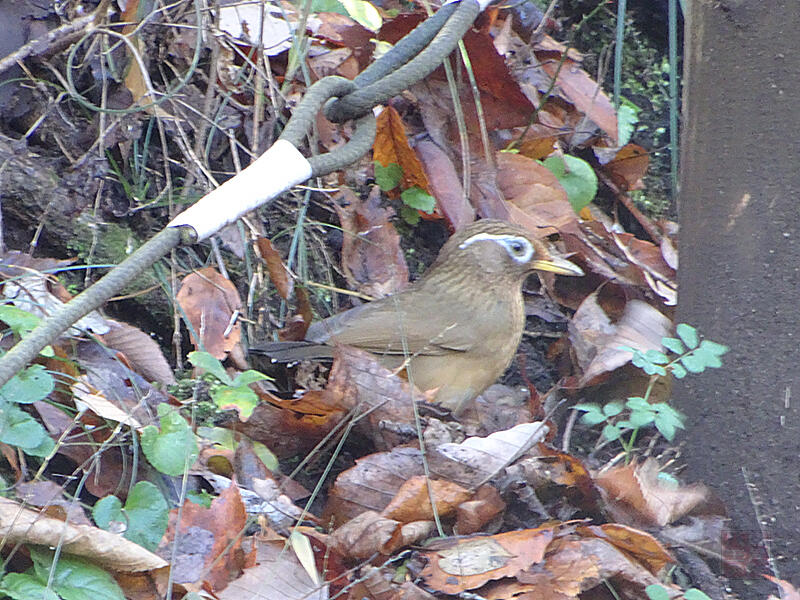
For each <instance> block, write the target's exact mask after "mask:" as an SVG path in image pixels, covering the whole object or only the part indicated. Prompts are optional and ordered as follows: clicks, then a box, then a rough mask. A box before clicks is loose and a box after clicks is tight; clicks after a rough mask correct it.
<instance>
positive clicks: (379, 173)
mask: <svg viewBox="0 0 800 600" xmlns="http://www.w3.org/2000/svg"><path fill="white" fill-rule="evenodd" d="M374 165H375V183H377V184H378V187H379V188H381V190H383V191H384V192H389V191H391V190H393V189H394V188H396V187H397V186H398V185H400V182H401V181H402V180H403V168H402V167H401V166H400V165H398V164H397V163H389V164H388V165H387V166H385V167H384V166H383V165H382V164H381V163H379V162H378V161H377V160H376V161H375V163H374Z"/></svg>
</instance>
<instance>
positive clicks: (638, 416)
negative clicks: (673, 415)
mask: <svg viewBox="0 0 800 600" xmlns="http://www.w3.org/2000/svg"><path fill="white" fill-rule="evenodd" d="M655 418H656V415H655V413H653V412H650V411H647V410H634V411H633V412H632V413H631V416H630V417H628V420H629V421H630V423H631V425H633V428H634V429H638V428H640V427H645V426H646V425H650V423H652V422H653V420H654V419H655Z"/></svg>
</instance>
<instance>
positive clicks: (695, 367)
mask: <svg viewBox="0 0 800 600" xmlns="http://www.w3.org/2000/svg"><path fill="white" fill-rule="evenodd" d="M681 363H682V364H683V366H684V367H686V370H687V371H689V373H702V372H703V371H705V370H706V363H705V361H704V360H703V359H702V357H700V356H697V355H696V354H695V353H692V354H687V355H686V356H682V357H681Z"/></svg>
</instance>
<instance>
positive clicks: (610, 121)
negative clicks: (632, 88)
mask: <svg viewBox="0 0 800 600" xmlns="http://www.w3.org/2000/svg"><path fill="white" fill-rule="evenodd" d="M545 37H547V36H545ZM534 52H535V53H536V55H537V57H539V58H540V59H541V60H542V68H543V69H544V70H545V72H546V73H547V74H548V75H549V76H550V78H551V80H552V78H554V77H556V89H555V92H556V93H557V94H558V95H560V96H562V97H563V98H564V99H566V100H567V101H568V102H571V103H572V104H574V105H575V108H577V109H578V110H579V111H580V112H581V113H583V114H584V115H586V116H587V117H588V118H589V119H590V120H591V121H592V122H593V123H594V124H595V125H597V126H598V127H599V128H600V129H602V130H603V132H604V133H605V134H606V135H607V136H608V137H609V138H610V140H611V141H612V144H613V145H616V140H617V113H616V111H615V110H614V106H613V105H612V104H611V100H609V98H608V96H607V95H606V94H605V92H604V91H603V90H602V89H601V87H600V84H599V83H597V82H596V81H595V80H594V79H592V78H591V77H590V76H589V74H588V73H586V71H584V70H583V69H582V68H581V67H580V64H579V63H578V62H576V61H575V60H573V59H572V58H566V59H565V60H564V61H563V63H562V60H561V57H558V58H555V57H552V58H548V56H552V52H544V53H540V52H537V51H536V49H534ZM543 91H544V90H543Z"/></svg>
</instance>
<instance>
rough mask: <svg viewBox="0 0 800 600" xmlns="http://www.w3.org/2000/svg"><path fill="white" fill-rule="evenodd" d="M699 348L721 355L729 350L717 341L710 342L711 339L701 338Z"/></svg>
mask: <svg viewBox="0 0 800 600" xmlns="http://www.w3.org/2000/svg"><path fill="white" fill-rule="evenodd" d="M700 349H701V350H703V351H704V352H708V353H709V354H712V355H713V356H722V355H723V354H725V353H726V352H727V351H728V350H729V348H728V347H727V346H725V345H723V344H718V343H717V342H712V341H711V340H703V341H702V342H700Z"/></svg>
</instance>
